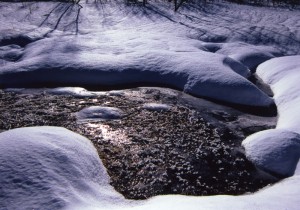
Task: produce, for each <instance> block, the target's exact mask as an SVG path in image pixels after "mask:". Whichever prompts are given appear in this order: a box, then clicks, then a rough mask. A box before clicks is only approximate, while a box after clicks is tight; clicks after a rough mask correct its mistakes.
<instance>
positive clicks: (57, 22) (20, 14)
mask: <svg viewBox="0 0 300 210" xmlns="http://www.w3.org/2000/svg"><path fill="white" fill-rule="evenodd" d="M167 5H168V4H164V3H152V4H150V5H148V6H147V7H146V8H141V7H130V8H128V7H125V6H124V5H122V4H117V3H110V4H95V3H90V4H83V8H82V9H80V10H79V7H78V6H70V5H69V4H60V3H49V2H48V3H23V4H11V3H3V2H1V3H0V11H1V12H0V20H1V24H0V86H1V87H36V86H39V87H40V86H43V85H45V84H46V85H48V86H66V85H82V86H92V87H94V86H97V87H99V86H101V87H103V86H105V87H107V86H108V87H110V88H111V87H119V86H120V85H121V86H123V85H129V86H136V85H139V84H151V85H160V86H169V87H173V88H178V89H181V90H184V91H185V92H187V93H190V94H194V95H196V96H202V97H208V98H212V99H217V100H221V101H225V102H230V103H236V104H243V105H249V106H269V105H271V104H272V103H273V100H272V99H271V98H269V97H268V96H267V95H266V94H264V93H263V92H262V91H260V90H259V89H258V88H257V87H256V86H254V85H253V84H252V83H250V82H249V81H248V80H247V78H248V77H249V76H250V70H251V71H254V70H255V67H256V66H257V65H259V64H260V63H261V62H264V61H266V60H268V59H269V58H273V57H277V56H281V55H296V54H299V53H300V51H299V50H300V44H299V43H300V41H299V40H300V31H299V28H300V21H299V20H300V15H299V11H289V10H285V9H272V8H254V7H251V6H241V5H233V4H223V3H220V4H216V5H208V6H207V7H206V8H203V7H201V5H200V6H199V5H192V6H189V7H186V8H184V7H183V8H182V9H181V10H180V11H179V12H178V13H173V12H172V10H170V8H168V6H167ZM51 10H52V12H51ZM77 14H80V16H79V19H78V24H77V22H76V20H77V19H76V18H77ZM61 15H63V16H61ZM60 17H61V18H60ZM76 32H77V33H78V34H77V35H74V34H75V33H76ZM299 66H300V57H299V56H290V57H282V58H274V59H271V60H270V61H267V62H265V63H263V64H261V65H259V67H258V69H257V74H258V75H259V76H260V77H261V78H262V79H263V80H264V81H265V82H266V83H268V84H270V85H271V88H272V90H273V92H274V100H275V103H276V105H277V107H278V112H279V120H278V125H277V129H275V130H274V131H264V132H261V133H257V134H254V135H253V136H250V137H249V138H247V139H246V140H245V141H244V143H243V144H244V146H245V149H246V153H247V154H248V157H249V159H251V160H253V161H254V163H256V164H257V165H258V166H259V167H261V168H263V169H266V170H268V171H271V172H273V173H277V174H280V175H291V174H293V171H294V168H295V166H296V162H297V159H299V149H297V148H299V139H298V137H297V138H296V139H297V140H294V136H298V134H300V128H299V125H300V123H299V119H300V118H299V117H300V116H299V113H300V112H299V110H298V107H299V105H300V101H299V92H300V86H299V82H298V81H299V72H300V71H299ZM247 67H248V68H247ZM27 129H29V131H28V132H27ZM52 129H54V130H52ZM51 132H59V134H53V133H51ZM272 135H275V136H276V138H274V139H273V138H272ZM0 137H1V139H0V144H1V145H3V146H1V147H0V150H3V151H1V153H0V158H1V160H3V161H1V162H0V164H1V165H2V166H1V165H0V166H1V168H0V169H1V178H0V181H1V185H0V186H1V188H0V190H1V191H0V193H1V195H2V196H1V197H0V198H1V199H2V200H3V202H0V205H4V207H6V206H9V207H12V208H14V207H16V208H17V207H19V206H21V204H22V207H23V206H24V205H25V206H26V205H28V207H33V208H34V207H39V206H41V205H42V206H43V207H44V205H43V204H45V203H48V202H50V204H49V205H50V206H49V207H53V208H56V207H57V208H58V207H68V208H70V209H76V208H78V209H88V208H89V207H90V208H91V209H93V208H95V209H108V208H109V209H112V208H119V209H127V208H128V209H134V208H136V209H143V210H144V209H161V208H163V209H206V210H207V209H253V208H256V209H258V208H260V209H286V208H288V209H298V207H299V205H300V201H299V195H300V189H299V183H300V167H298V168H297V169H296V171H295V173H294V175H293V176H292V177H289V178H286V179H284V180H283V181H281V182H279V183H277V184H275V185H274V186H271V187H267V188H265V189H263V190H261V191H259V192H257V193H254V194H251V195H244V196H236V197H233V196H226V195H224V196H211V197H186V196H172V195H168V196H158V197H155V198H152V199H149V200H147V201H145V202H133V203H131V204H130V205H129V204H128V203H127V201H125V200H123V199H122V198H121V197H120V196H119V195H118V194H117V193H116V192H115V191H114V190H113V189H112V188H111V187H110V186H109V185H108V181H109V180H108V179H109V177H108V176H107V175H106V173H105V169H104V168H103V167H102V164H101V162H100V160H99V159H98V155H97V153H96V152H95V149H94V148H92V147H91V146H87V145H86V144H85V143H82V142H84V141H85V140H83V139H82V138H83V137H79V136H78V135H76V134H73V133H70V132H69V131H66V130H61V128H47V129H46V130H44V128H26V129H25V128H24V129H17V130H12V131H8V132H5V133H1V134H0ZM287 137H292V138H287ZM71 138H72V140H73V139H77V140H78V141H75V142H77V143H75V144H74V143H73V142H72V143H73V144H70V145H68V144H64V143H63V142H62V141H56V140H57V139H59V140H66V142H68V141H69V140H70V139H71ZM33 139H36V140H38V141H34V142H33V141H32V140H33ZM40 139H45V141H39V140H40ZM268 139H272V140H271V141H268ZM282 139H284V141H281V140H282ZM14 141H15V143H14V144H12V142H14ZM274 141H275V143H274ZM286 142H287V144H286ZM16 143H17V145H18V147H15V145H16ZM268 143H270V145H268ZM249 145H250V146H249ZM268 146H271V147H269V148H272V150H269V149H267V150H266V149H264V148H268ZM4 147H5V148H4ZM70 147H71V148H70ZM22 148H23V149H22ZM256 148H258V149H256ZM291 148H292V153H290V154H289V155H286V153H287V152H289V151H290V149H291ZM57 150H58V151H62V153H60V152H57ZM74 150H76V151H78V152H79V153H78V154H79V156H76V155H75V154H74V152H73V151H74ZM37 151H38V152H37ZM53 151H55V152H53ZM91 151H93V152H92V153H91ZM253 151H255V152H253ZM49 152H53V154H52V153H51V156H50V157H49V158H48V156H47V155H49ZM16 154H18V155H16ZM69 154H70V156H69ZM71 154H72V155H71ZM273 154H276V157H274V156H273ZM277 154H280V155H281V156H279V157H278V156H277ZM45 155H46V156H45ZM56 155H57V156H56ZM36 156H37V157H36ZM33 157H36V158H33ZM62 157H63V159H64V160H66V161H68V163H69V165H70V166H74V167H65V165H64V164H65V162H62V161H61V158H62ZM79 157H80V158H79ZM83 157H84V158H83ZM280 157H282V158H280ZM85 158H86V159H85ZM11 160H14V161H11ZM52 161H56V162H55V163H54V162H52ZM90 161H92V164H91V162H90ZM274 161H276V162H274ZM87 162H88V163H87ZM273 162H274V163H273ZM285 162H288V163H289V164H290V165H289V166H290V167H286V166H287V165H286V166H285V167H286V168H285V167H280V165H281V163H282V164H283V163H285ZM270 163H272V164H270ZM4 164H7V165H5V167H3V166H4ZM96 165H97V166H98V165H99V166H100V168H98V169H96V171H94V170H91V168H95V166H96ZM298 165H299V164H298ZM9 166H13V167H9ZM41 166H43V167H41ZM66 169H67V170H66ZM10 170H14V171H13V173H14V174H16V176H18V177H17V179H16V180H15V182H14V184H12V182H13V180H14V177H13V176H12V175H10V173H11V171H10ZM15 170H18V171H15ZM54 172H55V173H54ZM84 172H88V173H84ZM90 172H95V174H94V175H90V174H89V173H90ZM24 173H25V175H26V177H24ZM26 173H28V174H26ZM60 173H62V174H60ZM2 174H4V176H2ZM74 174H75V175H77V176H75V177H74V176H73V175H74ZM97 174H100V177H102V179H101V180H95V178H96V176H95V175H97ZM48 176H49V177H48ZM3 177H5V179H4V178H3ZM31 177H32V178H33V181H32V180H28V179H29V178H31ZM20 180H21V181H20ZM74 180H76V182H74ZM7 181H9V182H7ZM35 182H36V185H35ZM57 183H59V184H57ZM99 183H100V184H99ZM18 184H20V185H21V186H24V188H20V189H19V188H14V187H15V186H17V185H18ZM62 184H63V185H62ZM3 186H4V187H3ZM39 186H42V187H45V189H49V190H48V192H52V193H50V196H48V194H47V195H45V194H42V193H38V192H39V191H37V190H36V188H35V187H39ZM95 186H97V187H98V189H96V188H95ZM10 187H11V188H10ZM26 187H29V188H28V189H31V190H29V191H26ZM106 189H107V190H106ZM19 190H20V191H19ZM27 192H32V193H33V194H32V195H28V194H26V193H27ZM107 193H108V194H107ZM21 194H22V196H20V195H21ZM57 195H58V196H57ZM90 195H93V196H90ZM36 196H38V198H39V199H36ZM3 198H4V199H3ZM25 201H27V202H25ZM5 202H7V203H5ZM51 205H53V206H51ZM132 205H133V206H132Z"/></svg>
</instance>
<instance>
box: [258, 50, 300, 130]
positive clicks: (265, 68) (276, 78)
mask: <svg viewBox="0 0 300 210" xmlns="http://www.w3.org/2000/svg"><path fill="white" fill-rule="evenodd" d="M257 74H258V75H259V76H260V77H261V78H262V79H263V80H264V81H265V82H266V83H269V84H270V87H271V88H272V91H273V93H274V97H273V98H274V100H275V103H276V105H277V109H278V113H279V119H278V122H277V128H282V129H286V130H290V131H293V132H296V133H300V112H299V107H300V94H299V93H300V83H299V81H300V56H299V55H298V56H286V57H280V58H274V59H271V60H269V61H267V62H265V63H263V64H261V65H259V66H258V68H257Z"/></svg>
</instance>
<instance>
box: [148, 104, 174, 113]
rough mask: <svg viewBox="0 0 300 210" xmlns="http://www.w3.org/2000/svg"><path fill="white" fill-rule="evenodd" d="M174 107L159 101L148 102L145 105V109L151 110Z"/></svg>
mask: <svg viewBox="0 0 300 210" xmlns="http://www.w3.org/2000/svg"><path fill="white" fill-rule="evenodd" d="M171 108H172V107H171V106H170V105H168V104H159V103H146V104H144V105H143V109H146V110H149V111H157V112H161V111H168V110H170V109H171Z"/></svg>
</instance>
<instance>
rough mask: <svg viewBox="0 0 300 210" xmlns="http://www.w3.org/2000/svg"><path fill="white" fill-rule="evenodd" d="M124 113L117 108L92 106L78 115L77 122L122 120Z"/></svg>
mask: <svg viewBox="0 0 300 210" xmlns="http://www.w3.org/2000/svg"><path fill="white" fill-rule="evenodd" d="M123 115H124V112H123V111H122V110H121V109H118V108H115V107H104V106H90V107H86V108H84V109H82V110H81V111H79V112H77V113H76V117H77V120H78V121H80V122H82V121H90V120H93V121H94V120H117V119H121V118H122V117H123Z"/></svg>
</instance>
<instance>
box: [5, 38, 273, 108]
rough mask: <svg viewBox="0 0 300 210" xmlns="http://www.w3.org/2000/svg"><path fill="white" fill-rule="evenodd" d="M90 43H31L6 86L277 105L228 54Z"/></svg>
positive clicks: (8, 73) (9, 69) (8, 68)
mask: <svg viewBox="0 0 300 210" xmlns="http://www.w3.org/2000/svg"><path fill="white" fill-rule="evenodd" d="M84 39H86V38H85V37H81V38H79V37H67V38H65V37H60V38H48V39H44V40H40V41H36V42H35V43H32V44H30V46H28V47H26V48H25V50H24V55H23V57H22V59H21V60H20V61H18V62H14V63H8V64H6V65H4V66H3V67H2V68H1V71H0V86H2V87H36V86H45V85H48V86H98V87H99V86H104V87H116V86H124V85H125V86H137V85H143V86H145V85H158V86H168V87H171V88H176V89H180V90H183V91H185V92H187V93H190V94H193V95H196V96H200V97H208V98H212V99H216V100H220V101H225V102H229V103H235V104H242V105H248V106H258V107H266V106H267V107H268V106H270V105H271V104H272V103H273V101H272V99H271V98H269V97H268V96H267V95H266V94H265V93H263V92H262V91H260V90H259V89H258V88H257V87H256V86H255V85H253V84H252V83H251V82H249V81H248V80H247V79H246V78H244V77H243V76H247V75H249V70H248V69H247V68H246V67H245V66H243V65H242V64H240V63H239V62H237V61H234V60H233V59H229V58H228V57H226V56H224V55H220V54H213V53H210V52H204V51H200V50H198V51H195V52H176V51H170V50H160V51H158V50H156V49H151V50H147V51H145V50H140V49H138V51H136V50H137V49H133V50H134V51H131V50H130V47H128V49H129V50H128V49H127V44H128V43H127V44H126V43H125V44H124V43H123V44H122V45H123V46H118V47H111V46H103V45H104V44H105V43H95V45H92V44H91V43H89V42H88V41H87V40H86V41H85V42H84V41H83V40H84ZM119 44H120V43H119ZM119 44H118V45H119ZM106 45H107V44H106ZM120 47H121V48H122V49H120ZM103 48H105V53H103ZM106 48H107V49H106ZM131 48H132V47H131ZM120 50H121V51H122V52H119V51H120ZM236 72H238V73H239V74H238V73H236ZM240 74H241V75H243V76H241V75H240Z"/></svg>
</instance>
